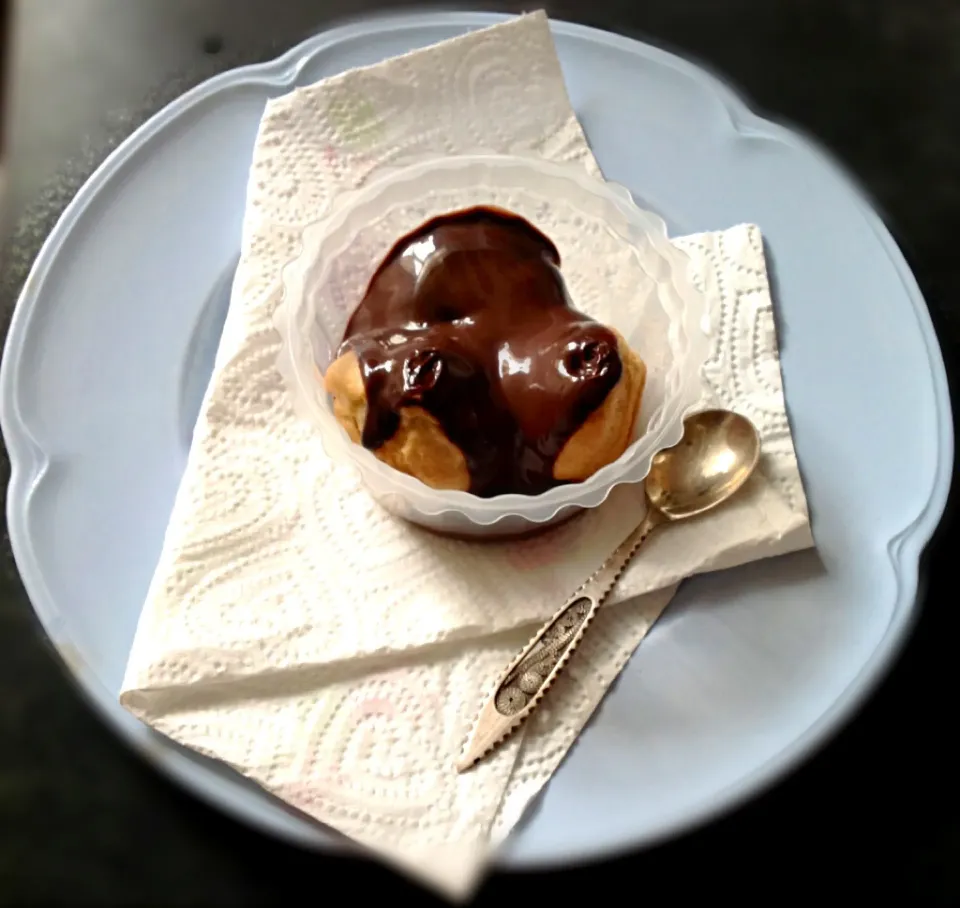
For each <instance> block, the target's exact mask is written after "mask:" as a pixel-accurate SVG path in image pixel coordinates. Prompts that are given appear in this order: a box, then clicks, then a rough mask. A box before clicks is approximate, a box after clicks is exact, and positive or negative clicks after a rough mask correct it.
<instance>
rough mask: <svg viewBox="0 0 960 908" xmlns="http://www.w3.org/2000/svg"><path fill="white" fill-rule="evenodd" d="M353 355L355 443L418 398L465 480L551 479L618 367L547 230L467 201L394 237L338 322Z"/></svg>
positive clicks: (495, 488) (498, 490)
mask: <svg viewBox="0 0 960 908" xmlns="http://www.w3.org/2000/svg"><path fill="white" fill-rule="evenodd" d="M348 348H349V349H352V350H353V351H354V352H355V353H356V354H357V357H358V359H359V361H360V368H361V372H362V374H363V380H364V384H365V388H366V396H367V418H366V424H365V425H364V427H363V444H364V446H365V447H367V448H370V449H376V448H377V447H379V446H380V445H382V444H383V443H384V442H385V441H387V440H388V439H389V438H390V437H391V436H392V435H393V434H394V432H396V430H397V427H398V425H399V420H400V418H399V411H400V409H401V408H402V407H408V406H416V407H421V408H423V409H424V410H426V411H427V412H429V413H430V414H431V415H433V416H434V417H435V418H436V419H437V420H438V422H439V423H440V425H441V427H442V428H443V431H444V432H445V433H446V435H447V437H448V438H449V439H450V441H452V442H453V443H454V444H455V445H456V446H457V447H458V448H459V449H460V450H461V451H462V452H463V454H464V456H465V458H466V461H467V468H468V470H469V472H470V491H471V492H472V493H473V494H475V495H479V496H482V497H485V498H488V497H491V496H494V495H500V494H504V493H508V492H516V493H520V494H526V495H536V494H539V493H540V492H543V491H545V490H546V489H549V488H551V487H552V486H555V485H559V484H560V483H558V482H557V480H555V479H554V478H553V465H554V462H555V461H556V459H557V456H558V455H559V453H560V451H561V450H562V449H563V446H564V444H565V443H566V442H567V440H568V439H569V438H570V436H571V435H573V433H574V432H576V430H577V429H578V428H580V426H581V425H583V422H584V420H586V418H587V417H588V416H589V415H590V414H591V413H592V412H593V411H594V410H595V409H596V408H597V407H599V406H600V405H601V404H602V403H603V401H604V400H605V399H606V397H607V395H608V394H609V393H610V390H611V389H612V388H613V387H614V385H616V383H617V382H618V381H619V379H620V374H621V372H622V368H623V366H622V363H621V361H620V354H619V351H618V349H617V339H616V336H615V335H614V334H613V332H611V331H610V330H609V329H607V328H605V327H604V326H602V325H600V324H598V323H597V322H595V321H593V320H592V319H590V318H588V317H587V316H585V315H584V314H583V313H581V312H578V311H577V310H576V309H574V308H573V307H572V306H571V305H570V300H569V298H568V296H567V292H566V288H565V286H564V282H563V278H562V277H561V274H560V255H559V253H558V252H557V249H556V247H555V246H554V245H553V243H552V242H551V241H550V240H549V239H547V237H545V236H544V235H543V234H542V233H540V232H539V231H538V230H537V229H536V228H535V227H533V226H532V225H531V224H529V223H527V222H526V221H525V220H523V219H522V218H519V217H517V216H516V215H511V214H509V213H508V212H505V211H500V210H497V209H492V208H471V209H468V210H465V211H459V212H454V213H452V214H448V215H444V216H442V217H438V218H435V219H433V220H431V221H429V222H427V223H426V224H424V225H423V226H421V227H419V228H418V229H417V230H415V231H414V232H413V233H411V234H409V235H408V236H405V237H403V239H401V240H400V241H399V242H398V243H397V244H396V245H395V246H394V247H393V249H392V250H391V251H390V253H389V254H388V255H387V257H386V258H385V259H384V260H383V263H382V264H381V265H380V267H379V268H378V269H377V271H376V273H375V274H374V276H373V278H372V279H371V280H370V284H369V286H368V287H367V291H366V294H365V296H364V298H363V300H362V301H361V302H360V305H359V306H358V307H357V309H356V311H355V312H354V313H353V315H352V316H351V318H350V321H349V322H348V324H347V328H346V332H345V333H344V341H343V346H342V347H341V352H342V351H344V350H346V349H348Z"/></svg>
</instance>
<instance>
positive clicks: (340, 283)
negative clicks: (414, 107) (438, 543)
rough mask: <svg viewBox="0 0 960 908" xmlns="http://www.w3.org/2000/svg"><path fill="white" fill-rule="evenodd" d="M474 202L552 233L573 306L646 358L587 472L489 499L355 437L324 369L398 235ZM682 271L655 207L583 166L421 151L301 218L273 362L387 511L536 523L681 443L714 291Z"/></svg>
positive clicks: (513, 525)
mask: <svg viewBox="0 0 960 908" xmlns="http://www.w3.org/2000/svg"><path fill="white" fill-rule="evenodd" d="M475 205H492V206H496V207H498V208H503V209H506V210H508V211H511V212H514V213H516V214H519V215H520V216H522V217H524V218H526V219H527V220H528V221H530V222H531V223H532V224H533V225H534V226H536V227H537V228H538V229H540V230H541V231H542V232H543V233H544V234H546V235H547V236H548V237H550V239H552V240H553V242H554V243H555V244H556V246H557V248H558V250H559V252H560V256H561V271H562V274H563V277H564V280H565V281H566V284H567V288H568V290H569V292H570V296H571V299H572V301H573V304H574V305H575V306H576V307H577V308H578V309H580V310H581V311H583V312H585V313H586V314H588V315H590V316H591V317H593V318H595V319H597V320H598V321H600V322H603V323H604V324H607V325H609V326H611V327H614V328H616V329H617V330H618V331H620V333H621V334H622V335H623V336H624V337H625V338H626V339H627V341H628V342H629V343H630V345H631V347H633V348H634V349H635V350H636V351H637V352H638V353H639V354H640V356H641V357H642V358H643V360H644V362H645V363H646V365H647V383H646V388H645V390H644V394H643V401H642V404H641V409H640V414H639V417H638V419H637V428H636V437H635V440H634V441H633V443H632V444H631V445H630V447H629V448H628V449H627V450H626V451H625V452H624V454H623V455H622V456H621V457H620V458H618V459H617V460H616V461H614V462H613V463H611V464H609V465H608V466H606V467H604V468H603V469H601V470H599V471H598V472H597V473H595V474H594V475H593V476H591V477H590V478H589V479H587V480H585V481H584V482H580V483H574V484H570V485H562V486H557V487H555V488H553V489H550V490H549V491H547V492H544V493H542V494H540V495H517V494H511V495H499V496H496V497H494V498H479V497H477V496H475V495H471V494H469V493H467V492H459V491H442V490H437V489H432V488H430V487H428V486H426V485H424V483H422V482H420V481H419V480H418V479H415V478H413V477H411V476H408V475H406V474H404V473H401V472H399V471H397V470H394V469H393V468H392V467H390V466H388V465H387V464H385V463H383V462H382V461H380V460H378V459H377V458H376V457H375V456H374V454H373V453H372V452H371V451H369V450H367V449H365V448H363V447H362V446H360V445H357V444H354V443H353V442H352V441H351V440H350V439H349V438H348V436H347V434H346V432H344V430H343V429H342V428H341V426H340V424H339V423H338V422H337V420H336V418H335V417H334V415H333V407H332V403H331V400H330V398H329V396H328V395H327V394H326V392H325V390H324V388H323V385H322V383H321V382H320V381H319V379H318V374H317V370H318V369H319V371H320V372H323V371H325V370H326V368H327V366H328V365H329V364H330V362H331V361H332V360H333V358H334V357H335V355H336V350H337V348H338V347H339V345H340V342H341V340H342V339H343V331H344V328H345V326H346V323H347V320H348V318H349V317H350V315H351V313H352V312H353V310H354V308H355V307H356V306H357V304H358V303H359V302H360V300H361V298H362V296H363V294H364V291H365V289H366V286H367V282H368V281H369V279H370V277H371V275H372V274H373V272H374V271H375V270H376V267H377V265H379V263H380V262H381V261H382V259H383V258H384V257H385V256H386V254H387V253H388V252H389V251H390V249H391V247H392V246H393V245H394V243H395V242H396V241H397V239H398V238H399V237H401V236H403V235H405V234H407V233H410V232H411V231H413V230H414V229H416V228H417V227H418V226H420V225H421V224H422V223H424V222H425V221H427V220H429V219H431V218H432V217H435V216H437V215H439V214H443V213H446V212H451V211H456V210H458V209H462V208H468V207H472V206H475ZM688 270H689V260H688V259H687V257H686V256H685V255H684V254H683V253H682V252H680V251H679V250H678V249H676V248H675V247H674V246H673V245H672V244H671V243H670V242H669V240H668V239H667V233H666V227H665V225H664V223H663V221H662V220H661V219H660V218H658V217H657V216H656V215H653V214H651V213H650V212H647V211H642V210H641V209H639V208H638V207H637V206H636V205H635V204H634V202H633V199H632V198H631V196H630V193H629V192H628V191H627V190H626V189H625V188H623V187H622V186H618V185H616V184H613V183H609V182H602V181H600V180H598V179H594V178H593V177H591V176H590V175H589V174H587V173H586V172H585V170H584V169H583V168H582V167H580V166H579V165H571V164H556V163H551V162H548V161H545V160H542V159H539V158H526V157H515V156H507V155H469V156H459V157H445V158H437V159H432V160H424V161H418V162H417V163H414V164H411V165H410V166H407V167H404V168H402V169H397V170H394V171H391V172H388V173H385V174H383V175H381V176H380V177H379V178H378V179H376V180H374V181H372V182H370V183H368V184H367V185H365V186H362V187H361V188H359V189H357V190H354V191H351V192H348V193H344V194H342V195H341V196H339V197H338V199H337V200H336V202H335V203H334V204H333V205H332V206H331V208H330V209H329V210H328V211H326V212H325V213H324V216H323V218H322V219H320V220H318V221H316V222H314V223H313V224H311V225H310V226H308V227H307V228H306V229H305V231H304V233H303V243H302V248H301V250H300V253H299V255H298V256H297V257H296V259H294V260H293V261H292V262H290V263H289V264H288V265H287V267H286V268H285V269H284V272H283V285H284V293H283V299H282V301H281V303H280V304H279V305H278V307H277V310H276V314H275V317H274V323H275V325H276V327H277V330H278V331H279V332H280V335H281V337H282V347H281V352H280V355H279V357H278V362H277V366H278V368H279V370H280V372H281V374H282V375H283V377H284V379H285V381H286V383H287V387H288V390H289V393H290V395H291V399H292V402H293V405H294V408H295V410H296V412H297V413H298V414H299V415H300V416H301V417H302V418H304V419H307V420H309V421H310V422H311V423H313V424H314V425H315V426H316V428H317V431H318V435H319V441H320V443H322V445H323V450H324V451H325V452H326V454H327V455H328V456H329V457H330V458H332V459H333V460H334V461H335V462H337V463H340V464H347V465H350V466H352V467H354V468H355V469H357V470H358V471H359V474H360V477H361V479H362V481H363V483H364V485H365V486H366V487H367V488H368V489H369V491H370V493H371V494H372V495H373V496H374V497H375V498H376V499H377V500H378V501H379V502H380V503H381V504H382V505H383V506H384V507H386V508H387V509H388V510H390V511H391V512H392V513H394V514H396V515H397V516H400V517H403V518H406V519H407V520H410V521H412V522H414V523H417V524H420V525H422V526H425V527H427V528H429V529H432V530H436V531H438V532H442V533H452V534H457V535H468V536H475V535H481V536H504V535H514V534H518V533H524V532H530V531H531V530H535V529H537V528H538V527H543V526H548V525H550V524H552V523H555V522H558V521H560V520H562V519H565V518H566V517H568V516H571V515H572V514H574V513H576V511H578V510H580V509H583V508H593V507H596V506H598V505H599V504H601V503H602V502H603V501H604V500H605V499H606V498H607V496H608V495H609V494H610V491H611V489H613V488H614V487H615V486H617V485H619V484H621V483H636V482H640V481H642V480H643V479H644V478H645V477H646V475H647V473H648V472H649V470H650V463H651V461H652V459H653V456H654V454H656V452H657V451H659V450H660V449H662V448H664V447H668V446H670V445H672V444H675V443H676V442H677V441H679V440H680V436H681V434H682V422H683V418H684V416H685V415H686V414H687V413H688V412H689V411H690V410H691V409H692V408H693V407H694V406H695V405H696V404H697V402H698V401H699V399H700V395H701V380H700V370H701V367H702V365H703V362H704V360H705V358H706V355H707V344H708V337H707V330H708V326H707V322H706V319H707V307H706V301H705V299H704V297H703V295H702V294H701V293H700V292H699V291H698V290H697V289H695V288H694V286H693V284H692V283H691V281H690V277H689V275H688Z"/></svg>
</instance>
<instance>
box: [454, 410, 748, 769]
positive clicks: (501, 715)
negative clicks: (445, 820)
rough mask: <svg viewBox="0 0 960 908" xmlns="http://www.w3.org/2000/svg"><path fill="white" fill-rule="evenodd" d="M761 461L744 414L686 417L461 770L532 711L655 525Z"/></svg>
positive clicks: (527, 657) (718, 491)
mask: <svg viewBox="0 0 960 908" xmlns="http://www.w3.org/2000/svg"><path fill="white" fill-rule="evenodd" d="M759 459H760V436H759V435H758V434H757V430H756V428H755V427H754V425H753V423H752V422H750V420H749V419H747V418H746V417H744V416H740V415H739V414H737V413H732V412H730V411H729V410H705V411H703V412H702V413H697V414H695V415H693V416H690V417H688V418H687V419H686V420H685V421H684V423H683V437H682V438H681V439H680V441H679V442H678V443H677V444H676V445H674V446H673V447H672V448H667V449H666V450H664V451H660V452H659V453H658V454H657V455H656V456H655V457H654V458H653V464H652V465H651V467H650V473H649V474H648V475H647V478H646V481H645V483H644V491H645V493H646V498H647V513H646V516H645V517H644V518H643V521H642V522H641V523H640V525H639V526H638V527H637V528H636V529H635V530H634V531H633V532H632V533H630V535H629V536H627V538H626V539H624V540H623V542H621V543H620V545H619V546H617V549H616V551H615V552H614V553H613V554H612V555H611V556H610V557H609V558H608V559H607V560H606V561H605V562H604V563H603V564H602V565H601V567H600V568H599V570H597V572H596V573H595V574H594V575H593V576H592V577H591V578H590V579H589V580H587V582H586V583H584V584H583V586H581V587H580V589H578V590H577V591H576V592H575V593H574V594H573V595H572V596H571V597H570V598H569V599H568V600H567V601H566V603H565V604H564V605H563V607H562V608H560V609H559V610H558V611H557V612H556V613H555V614H554V615H553V617H552V618H550V620H549V621H547V623H546V624H544V625H543V627H541V628H540V630H539V631H537V633H536V634H535V635H534V637H533V639H532V640H531V641H530V643H529V644H527V646H526V647H525V648H524V650H523V652H521V653H520V655H519V656H517V657H516V658H515V659H514V660H513V661H512V662H511V663H510V664H509V665H508V666H507V668H506V669H505V670H504V672H503V673H502V675H501V676H500V679H499V681H498V682H497V686H496V688H495V689H494V692H493V694H492V695H491V696H490V698H489V699H488V700H487V701H486V703H485V704H484V706H483V708H482V709H481V710H480V714H479V715H478V716H477V721H476V723H475V724H474V727H473V732H472V734H471V735H470V737H469V738H468V740H467V745H466V747H465V748H464V753H463V757H462V758H461V760H460V762H459V763H458V764H457V769H458V770H459V771H460V772H463V771H464V770H467V769H470V767H472V766H474V765H475V764H476V763H478V762H479V761H480V760H482V759H483V758H484V757H485V756H487V754H489V753H491V752H492V751H493V750H495V749H496V747H497V746H498V745H499V744H501V743H502V742H503V741H504V740H505V739H506V738H507V737H508V736H509V735H510V734H511V733H512V732H513V731H515V730H516V729H517V728H518V727H519V726H520V724H521V723H522V722H523V721H524V720H525V719H526V718H527V717H528V716H529V715H530V714H531V713H532V712H533V711H534V709H535V708H536V706H537V704H538V703H539V702H540V700H541V699H542V698H543V695H544V694H545V693H546V692H547V689H548V688H549V687H550V685H551V684H553V681H554V679H555V678H556V677H557V675H559V674H560V672H561V670H562V669H563V667H564V665H566V663H567V660H568V659H569V658H570V656H571V654H572V653H573V651H574V650H575V649H576V648H577V646H578V645H579V644H580V641H581V640H582V639H583V635H584V633H585V632H586V630H587V626H588V625H589V624H590V622H591V621H592V620H593V617H594V615H596V613H597V609H599V608H600V606H601V604H602V603H603V601H604V600H605V599H606V598H607V596H608V595H609V593H610V591H611V590H612V589H613V587H614V584H615V583H616V582H617V578H618V577H619V576H620V574H621V573H622V571H623V569H624V568H625V567H626V566H627V565H628V564H629V563H630V559H631V558H633V556H634V553H635V552H636V551H637V549H638V548H640V546H641V544H642V543H643V542H644V540H645V539H646V538H647V536H649V535H650V532H651V530H653V529H654V527H657V526H659V525H660V524H661V523H674V522H676V521H678V520H686V519H687V518H688V517H696V516H698V515H699V514H703V513H705V512H706V511H709V510H711V509H712V508H715V507H716V506H717V505H719V504H722V503H723V502H724V501H726V500H727V499H728V498H729V497H730V496H731V495H733V494H734V493H735V492H736V491H737V490H738V489H740V487H741V486H742V485H743V484H744V483H745V482H746V481H747V479H748V478H749V477H750V474H751V473H753V471H754V469H755V468H756V466H757V461H758V460H759Z"/></svg>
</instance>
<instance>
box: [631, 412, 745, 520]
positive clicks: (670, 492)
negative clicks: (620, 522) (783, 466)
mask: <svg viewBox="0 0 960 908" xmlns="http://www.w3.org/2000/svg"><path fill="white" fill-rule="evenodd" d="M759 459H760V437H759V435H758V434H757V430H756V428H755V427H754V425H753V423H752V422H750V420H749V419H746V418H745V417H743V416H740V415H739V414H738V413H732V412H730V411H729V410H704V411H702V412H700V413H696V414H694V415H693V416H690V417H689V418H688V419H687V420H686V421H685V422H684V424H683V437H682V438H681V439H680V441H679V442H677V444H676V445H674V446H673V447H672V448H667V449H665V450H663V451H660V452H659V453H658V454H657V455H656V456H655V457H654V458H653V464H652V466H651V467H650V473H649V475H648V476H647V479H646V483H645V489H646V494H647V500H648V501H649V503H650V505H651V507H653V508H654V509H656V510H657V511H659V512H660V513H661V514H662V515H663V516H664V517H666V518H667V519H668V520H684V519H685V518H687V517H695V516H696V515H698V514H702V513H704V511H709V510H710V509H711V508H714V507H716V506H717V505H718V504H720V503H721V502H723V501H726V500H727V499H728V498H729V497H730V496H731V495H733V494H734V492H736V491H737V490H738V489H739V488H740V487H741V486H742V485H743V484H744V483H745V482H746V481H747V479H748V478H749V477H750V475H751V474H752V473H753V471H754V469H755V468H756V466H757V462H758V461H759Z"/></svg>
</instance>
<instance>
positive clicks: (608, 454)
mask: <svg viewBox="0 0 960 908" xmlns="http://www.w3.org/2000/svg"><path fill="white" fill-rule="evenodd" d="M614 333H615V334H616V336H617V347H618V350H619V353H620V361H621V362H622V363H623V371H622V373H621V375H620V380H619V381H618V382H617V383H616V384H615V385H614V386H613V388H612V389H611V391H610V393H609V394H608V395H607V398H606V400H605V401H604V402H603V403H602V404H601V405H600V406H599V407H597V409H596V410H594V411H593V413H591V414H590V415H589V416H588V417H587V419H586V420H585V421H584V423H583V425H582V426H580V428H579V429H577V431H576V432H574V433H573V435H571V436H570V438H569V439H567V443H566V444H565V445H564V446H563V448H562V450H561V451H560V454H559V456H558V457H557V459H556V460H555V461H554V464H553V477H554V479H559V480H563V481H566V482H582V481H583V480H585V479H589V478H590V477H591V476H593V474H594V473H596V472H597V470H599V469H600V468H601V467H605V466H606V465H607V464H609V463H613V462H614V461H615V460H616V459H617V458H618V457H619V456H620V455H621V454H622V453H623V452H624V451H626V450H627V448H628V447H629V445H630V442H631V441H632V440H633V429H634V426H635V425H636V422H637V415H638V414H639V412H640V399H641V397H642V396H643V387H644V385H645V384H646V381H647V366H646V364H645V363H644V361H643V360H642V359H640V357H639V356H638V355H637V354H636V353H634V351H633V350H631V349H630V346H629V345H628V344H627V342H626V341H625V340H624V339H623V337H622V336H621V335H620V334H619V332H614Z"/></svg>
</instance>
